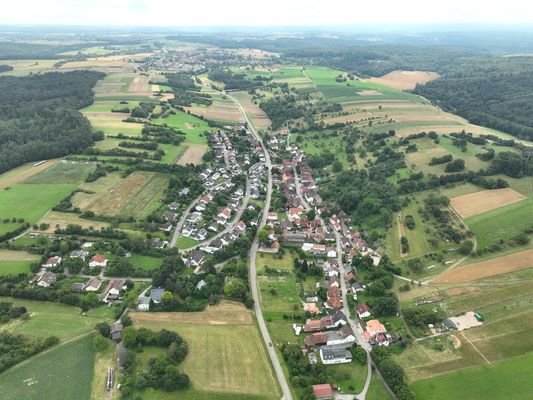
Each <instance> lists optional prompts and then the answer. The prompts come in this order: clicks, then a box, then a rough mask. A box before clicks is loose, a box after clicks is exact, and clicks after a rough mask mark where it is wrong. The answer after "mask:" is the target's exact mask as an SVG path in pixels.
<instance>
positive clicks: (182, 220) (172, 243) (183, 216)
mask: <svg viewBox="0 0 533 400" xmlns="http://www.w3.org/2000/svg"><path fill="white" fill-rule="evenodd" d="M201 198H202V195H200V196H199V197H197V198H196V199H194V200H193V201H192V202H191V204H189V207H187V209H186V210H185V211H183V214H181V218H180V220H179V221H178V223H177V225H176V229H175V230H174V234H173V235H172V240H171V241H170V247H171V248H172V247H176V242H177V241H178V237H179V235H180V232H181V228H183V225H184V224H185V220H186V219H187V216H188V215H189V214H190V213H191V210H192V209H193V207H194V206H196V203H198V201H200V199H201Z"/></svg>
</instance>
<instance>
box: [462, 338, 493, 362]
mask: <svg viewBox="0 0 533 400" xmlns="http://www.w3.org/2000/svg"><path fill="white" fill-rule="evenodd" d="M460 335H461V337H462V338H463V339H465V340H466V341H467V342H468V343H470V345H471V346H472V347H473V348H474V350H475V351H477V352H478V353H479V355H480V356H481V357H482V358H483V359H484V360H485V361H486V362H487V364H489V365H492V363H491V362H490V361H489V359H488V358H487V357H485V355H484V354H483V353H482V352H481V351H479V349H478V348H477V347H476V345H475V344H474V343H472V341H471V340H470V339H468V338H467V337H466V336H465V335H463V334H462V333H461V334H460Z"/></svg>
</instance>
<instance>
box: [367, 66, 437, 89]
mask: <svg viewBox="0 0 533 400" xmlns="http://www.w3.org/2000/svg"><path fill="white" fill-rule="evenodd" d="M439 76H440V75H439V74H438V73H436V72H427V71H392V72H389V73H388V74H386V75H383V76H380V77H379V78H370V79H369V81H370V82H375V83H380V84H382V85H388V86H392V87H393V88H396V89H401V90H410V89H414V88H415V86H416V84H417V83H420V84H424V83H427V82H429V81H432V80H434V79H437V78H438V77H439Z"/></svg>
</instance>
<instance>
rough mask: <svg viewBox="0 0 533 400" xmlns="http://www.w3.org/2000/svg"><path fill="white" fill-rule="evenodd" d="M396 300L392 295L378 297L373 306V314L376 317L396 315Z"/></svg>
mask: <svg viewBox="0 0 533 400" xmlns="http://www.w3.org/2000/svg"><path fill="white" fill-rule="evenodd" d="M397 312H398V299H397V298H396V297H395V296H394V295H389V296H384V297H380V298H379V299H377V300H376V303H375V304H374V314H376V315H377V316H386V315H396V313H397Z"/></svg>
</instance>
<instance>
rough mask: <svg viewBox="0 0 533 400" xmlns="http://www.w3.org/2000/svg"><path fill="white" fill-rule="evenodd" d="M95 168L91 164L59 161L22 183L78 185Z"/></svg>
mask: <svg viewBox="0 0 533 400" xmlns="http://www.w3.org/2000/svg"><path fill="white" fill-rule="evenodd" d="M94 168H95V166H94V164H93V163H80V162H76V161H61V162H59V163H58V164H56V165H54V166H53V167H51V168H47V169H45V170H44V171H42V172H40V173H38V174H37V175H34V176H32V177H30V178H28V179H26V180H25V181H24V183H30V184H54V183H61V184H65V183H80V182H82V181H83V180H85V178H87V175H89V173H90V172H91V171H93V170H94Z"/></svg>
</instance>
